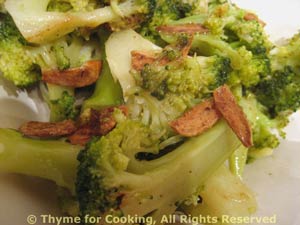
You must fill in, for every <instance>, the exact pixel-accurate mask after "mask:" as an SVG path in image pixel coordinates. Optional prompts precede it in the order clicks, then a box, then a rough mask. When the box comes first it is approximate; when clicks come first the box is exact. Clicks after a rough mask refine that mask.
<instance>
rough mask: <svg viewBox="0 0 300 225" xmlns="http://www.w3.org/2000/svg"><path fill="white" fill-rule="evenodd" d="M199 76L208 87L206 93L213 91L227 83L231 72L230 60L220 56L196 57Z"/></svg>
mask: <svg viewBox="0 0 300 225" xmlns="http://www.w3.org/2000/svg"><path fill="white" fill-rule="evenodd" d="M197 60H198V62H199V64H200V70H201V74H203V78H204V80H205V84H206V85H207V87H208V91H210V92H211V91H213V90H214V89H216V88H217V87H219V86H221V85H223V84H225V83H227V82H228V78H229V75H230V73H231V71H232V68H231V66H230V59H229V58H226V57H222V56H210V57H204V56H198V57H197Z"/></svg>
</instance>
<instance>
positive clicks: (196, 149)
mask: <svg viewBox="0 0 300 225" xmlns="http://www.w3.org/2000/svg"><path fill="white" fill-rule="evenodd" d="M128 123H129V124H128ZM131 123H136V122H131V121H127V122H123V123H119V124H118V125H117V127H116V128H115V129H114V130H113V131H112V132H110V133H109V134H108V135H107V136H105V137H102V138H100V139H97V140H94V141H93V142H91V143H90V144H89V145H88V146H87V147H86V149H85V150H83V151H81V152H80V154H79V156H78V159H79V161H80V166H79V168H78V173H77V183H76V192H77V196H78V200H79V205H80V210H81V214H82V216H85V215H93V216H101V215H103V214H107V213H108V214H110V213H113V214H115V215H138V216H152V217H153V218H154V219H157V220H158V222H159V219H160V218H161V216H162V215H168V214H171V213H173V212H174V211H175V209H176V208H177V206H178V205H179V204H180V203H182V202H183V201H184V200H185V199H187V198H188V197H190V196H192V195H193V194H195V193H197V191H198V189H199V188H200V187H201V185H202V184H203V182H204V181H205V179H206V178H207V177H208V176H209V175H210V174H211V173H213V172H214V170H216V169H217V168H218V167H219V166H220V165H221V164H222V163H223V162H224V161H225V160H226V159H227V158H228V157H229V156H230V154H231V153H232V152H233V151H234V150H235V149H236V148H238V147H239V145H240V143H239V141H238V140H237V138H236V137H235V134H234V133H233V132H232V131H231V130H230V128H229V127H228V126H227V125H226V123H225V122H224V121H221V122H219V123H218V124H217V125H216V126H214V127H213V128H212V129H210V130H209V131H207V132H206V133H204V134H202V135H200V136H198V137H195V138H191V139H189V140H187V141H186V142H185V143H183V144H182V145H181V146H179V147H178V148H176V149H175V150H173V151H172V152H170V153H168V154H166V155H164V156H161V157H159V158H157V159H154V160H151V161H138V160H136V161H135V164H133V165H131V161H129V160H128V157H127V155H126V149H123V148H122V147H123V146H124V144H125V145H126V142H127V141H126V140H127V139H126V136H127V135H129V136H132V132H133V131H132V129H131V128H130V126H131V125H132V124H131ZM128 127H129V128H128ZM126 128H127V129H126ZM128 129H130V130H128ZM130 132H131V134H130ZM137 135H139V134H136V136H137ZM131 140H132V139H131ZM133 143H134V142H133ZM127 144H128V143H127ZM135 144H136V143H135ZM131 146H132V145H131ZM134 146H136V145H134ZM141 147H142V146H141ZM139 150H140V148H135V147H133V148H130V149H129V151H130V154H133V152H132V151H136V153H138V151H139ZM128 161H129V162H128ZM174 187H176V189H174Z"/></svg>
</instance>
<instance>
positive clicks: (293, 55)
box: [270, 33, 300, 74]
mask: <svg viewBox="0 0 300 225" xmlns="http://www.w3.org/2000/svg"><path fill="white" fill-rule="evenodd" d="M299 46H300V33H298V34H295V35H294V37H292V38H291V39H289V40H287V42H286V43H285V44H284V45H282V46H277V47H276V48H274V49H273V50H272V51H271V53H270V54H271V56H270V57H271V59H272V69H273V70H283V69H284V67H285V66H289V67H291V68H293V70H294V72H295V73H297V74H300V62H299V57H300V49H299Z"/></svg>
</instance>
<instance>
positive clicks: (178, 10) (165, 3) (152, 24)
mask: <svg viewBox="0 0 300 225" xmlns="http://www.w3.org/2000/svg"><path fill="white" fill-rule="evenodd" d="M201 5H203V4H201V1H199V0H196V1H181V0H176V1H174V0H157V1H155V4H153V7H152V13H151V15H150V16H149V17H148V20H147V21H145V22H144V23H143V24H142V26H141V29H140V32H139V33H141V34H142V35H143V36H144V37H146V38H148V39H150V40H151V41H152V42H153V43H156V44H158V45H164V42H163V40H162V39H161V38H160V35H159V32H158V31H157V30H156V28H157V27H159V26H161V25H165V24H168V23H171V22H172V21H176V20H178V19H181V18H184V17H185V16H187V15H189V14H190V13H192V12H193V11H197V10H199V9H198V8H199V7H200V8H201Z"/></svg>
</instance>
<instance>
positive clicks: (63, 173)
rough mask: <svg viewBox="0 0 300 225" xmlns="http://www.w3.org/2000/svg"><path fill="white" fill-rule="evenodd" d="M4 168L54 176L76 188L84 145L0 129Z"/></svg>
mask: <svg viewBox="0 0 300 225" xmlns="http://www.w3.org/2000/svg"><path fill="white" fill-rule="evenodd" d="M0 143H1V147H0V161H1V163H0V171H1V172H9V173H20V174H25V175H30V176H36V177H41V178H44V179H48V180H52V181H54V182H55V183H56V184H57V185H59V186H62V187H66V188H68V189H70V190H71V191H74V190H75V188H74V183H75V179H76V167H77V165H78V162H77V161H76V157H77V155H78V152H79V150H80V149H81V147H80V146H76V145H70V144H68V143H65V142H64V141H57V140H56V141H53V140H52V141H50V140H34V139H29V138H25V137H23V136H22V134H20V133H18V132H17V131H14V130H10V129H3V128H1V129H0Z"/></svg>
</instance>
